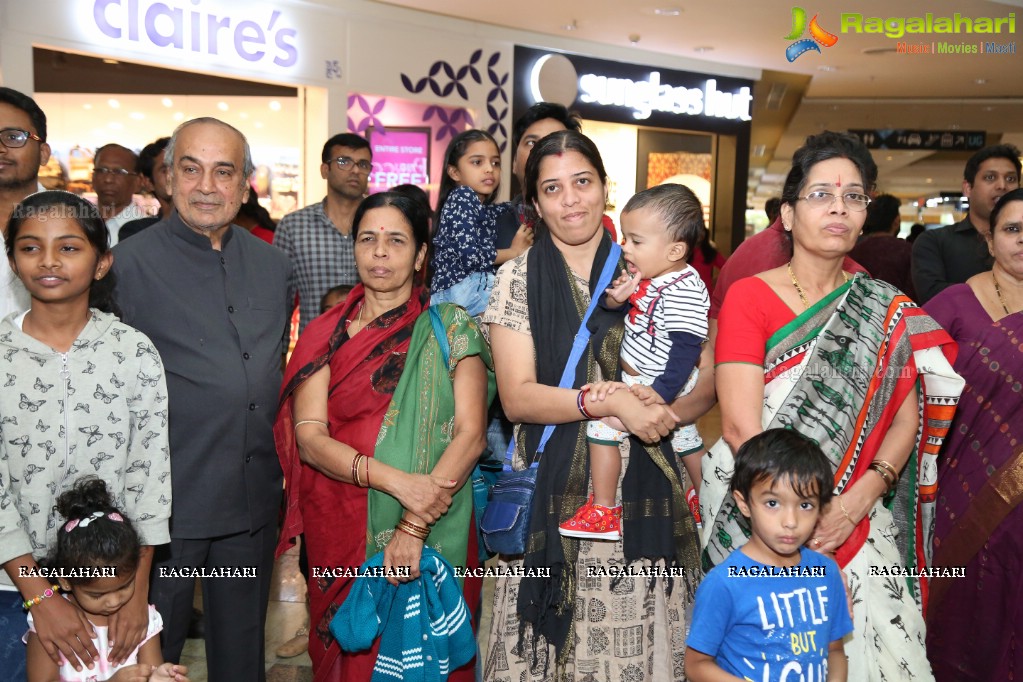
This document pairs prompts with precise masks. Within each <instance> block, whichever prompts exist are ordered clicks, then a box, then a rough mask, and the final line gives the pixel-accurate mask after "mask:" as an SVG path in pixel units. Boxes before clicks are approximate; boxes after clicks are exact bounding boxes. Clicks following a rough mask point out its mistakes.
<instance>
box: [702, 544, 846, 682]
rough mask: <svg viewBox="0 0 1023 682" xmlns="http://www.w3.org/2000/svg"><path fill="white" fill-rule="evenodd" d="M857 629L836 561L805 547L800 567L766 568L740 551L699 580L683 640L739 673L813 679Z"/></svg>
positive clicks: (760, 678) (764, 681) (762, 680)
mask: <svg viewBox="0 0 1023 682" xmlns="http://www.w3.org/2000/svg"><path fill="white" fill-rule="evenodd" d="M852 629H853V628H852V620H851V619H850V617H849V608H848V606H847V604H846V593H845V587H844V586H843V583H842V574H841V572H840V571H839V568H838V565H837V564H836V563H835V562H834V561H832V560H831V559H829V558H827V557H825V556H824V555H822V554H819V553H817V552H814V551H813V550H809V549H806V548H802V549H801V551H800V561H799V564H798V566H793V567H791V568H783V567H778V566H766V565H764V564H761V563H758V562H756V561H754V560H752V559H750V558H749V557H748V556H746V555H745V554H743V552H742V550H741V549H737V550H735V551H734V552H732V553H731V555H729V557H728V559H726V560H725V561H724V562H722V563H721V564H720V565H719V566H717V567H715V568H714V569H713V570H711V571H710V573H708V574H707V576H706V577H705V578H704V579H703V582H702V583H701V584H700V587H699V589H698V590H697V592H696V606H695V609H694V611H693V621H692V626H691V628H690V631H689V638H688V639H687V640H686V644H687V645H688V646H689V647H690V648H692V649H695V650H697V651H699V652H701V653H704V654H706V655H708V656H713V657H714V658H715V659H716V660H717V664H718V665H719V666H720V667H721V668H722V669H723V670H724V671H725V672H728V673H731V674H732V675H736V676H737V677H739V678H741V679H750V680H756V681H757V682H768V681H770V682H778V681H780V680H783V679H787V680H803V679H805V680H815V681H816V680H825V679H827V671H828V647H829V646H830V644H831V642H833V641H835V640H837V639H841V638H842V637H844V636H845V635H847V634H849V633H850V632H852Z"/></svg>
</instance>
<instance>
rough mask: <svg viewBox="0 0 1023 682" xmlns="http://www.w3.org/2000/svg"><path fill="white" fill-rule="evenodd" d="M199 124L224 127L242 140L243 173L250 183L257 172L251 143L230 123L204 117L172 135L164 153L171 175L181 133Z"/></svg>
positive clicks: (180, 127)
mask: <svg viewBox="0 0 1023 682" xmlns="http://www.w3.org/2000/svg"><path fill="white" fill-rule="evenodd" d="M198 123H213V124H215V125H219V126H223V127H224V128H227V129H228V130H231V131H234V133H235V134H237V135H238V137H240V138H241V140H242V149H243V150H244V152H243V153H244V158H243V159H242V172H243V173H244V177H245V182H246V183H247V182H248V178H249V177H250V176H251V175H252V172H253V171H254V170H256V168H255V166H253V165H252V150H251V149H249V141H248V140H247V139H245V135H244V134H243V133H242V131H240V130H238V129H237V128H235V127H234V126H233V125H231V124H230V123H225V122H224V121H221V120H220V119H219V118H213V117H212V116H202V117H200V118H193V119H192V120H190V121H185V122H184V123H182V124H181V125H179V126H178V127H177V128H175V129H174V134H173V135H171V139H170V142H168V143H167V149H166V150H165V151H164V156H163V158H164V159H165V160H166V163H167V168H168V169H170V171H171V173H173V172H174V147H175V146H177V141H178V135H180V134H181V131H182V130H184V129H185V128H188V127H189V126H193V125H196V124H198Z"/></svg>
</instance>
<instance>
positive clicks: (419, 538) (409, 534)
mask: <svg viewBox="0 0 1023 682" xmlns="http://www.w3.org/2000/svg"><path fill="white" fill-rule="evenodd" d="M394 530H396V531H398V532H399V533H404V534H405V535H408V536H409V537H413V538H415V539H416V540H420V541H422V542H426V538H424V537H421V536H419V535H415V534H413V533H410V532H409V531H407V530H405V529H404V528H402V527H401V526H395V527H394Z"/></svg>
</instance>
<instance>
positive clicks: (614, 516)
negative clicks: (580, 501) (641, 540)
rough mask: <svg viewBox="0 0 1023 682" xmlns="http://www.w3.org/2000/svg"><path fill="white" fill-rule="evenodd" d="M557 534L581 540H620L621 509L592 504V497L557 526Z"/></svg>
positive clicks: (619, 507)
mask: <svg viewBox="0 0 1023 682" xmlns="http://www.w3.org/2000/svg"><path fill="white" fill-rule="evenodd" d="M558 532H559V533H561V534H562V535H564V536H566V537H570V538H580V539H582V540H621V539H622V508H621V506H618V507H604V506H602V505H599V504H593V495H590V498H589V499H588V500H586V504H584V505H583V506H581V507H579V510H578V511H576V513H575V515H574V516H572V518H570V519H569V520H568V521H565V522H564V523H562V524H561V525H560V526H558Z"/></svg>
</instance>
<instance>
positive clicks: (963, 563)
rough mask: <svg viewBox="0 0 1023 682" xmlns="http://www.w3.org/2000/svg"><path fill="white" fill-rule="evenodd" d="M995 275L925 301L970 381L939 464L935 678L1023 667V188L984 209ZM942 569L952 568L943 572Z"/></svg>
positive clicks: (930, 613) (998, 674) (961, 681)
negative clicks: (956, 571) (956, 573)
mask: <svg viewBox="0 0 1023 682" xmlns="http://www.w3.org/2000/svg"><path fill="white" fill-rule="evenodd" d="M991 226H992V231H991V234H990V235H988V237H987V239H988V247H989V248H990V249H991V253H992V255H993V256H994V258H995V264H994V267H993V268H992V270H991V271H990V272H983V273H981V274H979V275H976V276H974V277H972V278H970V279H969V280H967V281H966V283H964V284H957V285H954V286H951V287H949V288H948V289H945V290H944V291H943V292H941V293H940V294H939V295H937V296H935V297H934V298H932V299H931V300H930V301H928V302H927V304H926V305H925V306H924V308H925V309H926V311H927V312H928V313H929V314H930V315H931V316H932V317H933V318H934V319H935V320H937V321H938V322H939V323H940V324H941V325H942V326H943V327H945V329H946V330H947V331H948V332H949V334H951V336H952V337H953V338H954V339H955V340H956V341H957V342H958V343H959V357H958V359H957V361H956V363H955V370H956V372H957V373H958V374H960V375H961V376H962V377H963V378H964V379H965V380H966V388H965V390H964V391H963V393H962V396H961V398H960V400H959V409H958V411H957V412H956V416H955V420H954V421H953V422H952V428H951V429H950V430H949V434H948V437H947V439H946V441H945V447H944V449H943V450H942V454H941V457H940V459H939V465H938V501H937V505H936V512H935V523H934V525H935V528H934V554H933V561H932V566H933V567H935V568H944V567H948V568H959V567H965V571H964V573H965V575H963V576H962V577H936V578H933V579H932V580H931V594H930V601H929V603H928V605H927V614H926V616H927V652H928V657H929V659H930V661H931V664H932V665H933V667H934V674H935V678H936V680H937V681H938V682H945V681H951V680H956V681H957V682H981V681H983V682H989V681H991V680H1011V679H1019V677H1020V675H1021V674H1023V640H1021V637H1023V600H1021V599H1020V595H1021V594H1023V570H1020V569H1021V568H1023V542H1021V538H1023V535H1021V530H1020V529H1021V528H1023V504H1021V502H1023V417H1021V416H1020V412H1021V411H1020V408H1021V407H1023V386H1021V381H1023V190H1020V189H1017V190H1013V191H1012V192H1010V193H1008V194H1006V195H1005V196H1003V197H1002V198H1001V199H1000V200H999V202H998V204H997V205H996V206H995V208H994V210H993V211H992V212H991ZM949 573H952V572H951V571H949Z"/></svg>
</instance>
